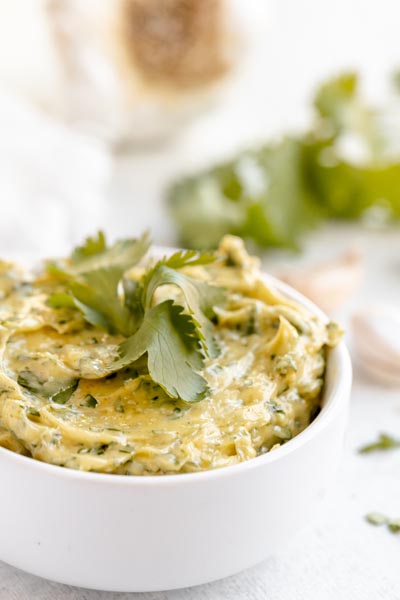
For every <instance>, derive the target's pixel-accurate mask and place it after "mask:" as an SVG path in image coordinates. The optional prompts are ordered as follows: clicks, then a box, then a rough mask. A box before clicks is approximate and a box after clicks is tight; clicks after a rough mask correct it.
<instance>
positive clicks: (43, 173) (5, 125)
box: [0, 92, 111, 258]
mask: <svg viewBox="0 0 400 600" xmlns="http://www.w3.org/2000/svg"><path fill="white" fill-rule="evenodd" d="M0 131H1V135H0V256H2V257H6V256H17V257H22V258H31V257H36V256H48V255H51V254H56V255H57V254H62V253H64V252H68V251H69V249H70V247H71V244H72V243H74V242H76V241H79V240H80V239H82V237H83V236H84V235H86V234H89V233H93V231H94V230H95V229H96V227H98V226H99V225H102V224H103V222H104V219H105V205H106V204H105V203H106V200H105V188H106V184H107V182H108V180H109V177H110V170H111V159H110V157H109V155H108V153H107V151H106V149H105V148H104V147H103V146H102V145H101V143H100V142H98V141H97V140H95V139H92V138H89V137H86V136H85V135H83V134H82V133H79V132H77V131H74V130H71V129H68V127H67V126H65V125H63V124H62V123H60V122H58V121H56V120H53V119H52V118H51V117H49V116H47V115H45V114H44V113H43V112H41V111H40V110H39V109H36V108H34V107H32V106H30V105H29V104H28V103H25V102H24V101H23V100H22V99H21V98H19V97H17V96H12V95H9V94H6V93H1V92H0Z"/></svg>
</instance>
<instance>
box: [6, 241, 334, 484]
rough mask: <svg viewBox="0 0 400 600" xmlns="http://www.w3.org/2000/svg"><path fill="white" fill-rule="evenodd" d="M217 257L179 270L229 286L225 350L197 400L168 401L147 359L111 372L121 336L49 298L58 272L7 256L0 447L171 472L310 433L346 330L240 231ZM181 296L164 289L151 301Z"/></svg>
mask: <svg viewBox="0 0 400 600" xmlns="http://www.w3.org/2000/svg"><path fill="white" fill-rule="evenodd" d="M217 256H218V260H217V261H215V262H211V263H209V264H205V265H200V266H192V267H190V266H189V267H184V268H183V269H182V272H184V273H185V274H186V275H189V276H190V277H192V278H194V279H196V280H199V281H205V282H208V283H209V284H210V285H215V286H220V287H222V288H223V289H224V290H226V301H225V303H224V304H223V305H220V306H216V307H215V309H214V311H215V312H214V317H213V327H214V335H215V339H216V343H217V345H218V347H219V354H218V355H217V356H216V357H214V358H210V357H209V358H206V359H205V362H204V366H203V368H202V370H201V374H202V376H203V377H204V378H205V379H206V381H207V383H208V391H207V393H206V394H205V396H204V397H203V398H202V399H200V400H199V401H197V402H185V401H183V400H181V399H179V398H178V399H177V398H171V397H170V396H169V395H168V394H167V391H166V390H165V389H163V387H161V386H160V385H159V384H157V383H155V382H154V381H153V380H152V379H151V377H150V375H149V372H148V368H147V364H146V360H145V358H144V357H142V358H141V359H139V360H137V361H135V362H134V363H133V364H131V365H128V366H126V367H124V368H122V369H120V370H118V371H116V372H113V371H110V369H109V365H110V364H112V363H113V361H115V360H116V358H117V357H118V347H119V344H120V342H121V341H122V339H123V337H122V335H121V334H120V333H114V334H110V333H108V332H107V331H105V330H104V329H101V328H100V327H98V326H93V325H91V324H89V323H88V322H87V321H86V320H85V319H84V318H83V315H82V313H81V312H80V311H78V310H77V309H76V308H73V307H71V308H69V307H66V308H53V307H52V306H49V302H48V298H49V295H50V294H51V293H53V292H54V291H57V290H58V289H59V285H60V283H59V280H58V279H57V278H56V277H54V275H53V274H51V273H47V272H46V271H43V272H41V273H40V274H38V275H37V274H36V275H30V276H29V277H27V275H26V273H22V272H21V271H20V270H19V269H17V267H15V266H14V265H12V264H9V263H2V264H1V265H0V323H1V326H0V335H1V364H0V371H1V374H0V445H2V446H4V447H6V448H8V449H10V450H13V451H15V452H20V453H23V454H26V455H28V456H32V457H33V458H35V459H38V460H41V461H45V462H48V463H51V464H54V465H61V466H64V467H70V468H73V469H80V470H83V471H97V472H103V473H119V474H126V475H162V474H175V473H188V472H195V471H203V470H207V469H214V468H219V467H224V466H227V465H233V464H236V463H239V462H241V461H245V460H248V459H250V458H253V457H256V456H258V455H260V454H263V453H266V452H268V451H270V450H271V449H273V448H275V447H277V446H279V445H281V444H283V443H284V442H286V441H287V440H290V439H291V438H292V437H293V436H295V435H297V434H298V433H300V432H301V431H302V430H303V429H304V428H305V427H307V425H309V423H310V422H311V420H312V419H313V418H314V416H315V415H316V414H317V413H318V410H319V408H320V401H321V390H322V387H323V384H324V373H325V361H326V348H327V347H328V346H333V345H335V344H336V343H337V341H338V339H339V337H340V335H339V332H338V328H337V327H336V326H335V325H334V324H326V323H325V322H324V321H323V320H322V319H321V318H319V317H318V316H315V315H314V314H312V313H311V312H309V311H308V310H306V309H305V308H303V307H302V306H301V305H299V304H298V303H296V302H294V301H293V300H290V299H288V298H286V297H285V296H283V295H282V294H281V293H279V292H278V291H276V290H275V289H274V287H273V285H270V284H269V283H268V282H266V281H265V279H264V278H263V277H262V276H261V273H260V270H259V264H258V260H257V259H255V258H252V257H249V256H248V255H247V254H246V252H245V250H244V247H243V243H242V241H241V240H240V239H238V238H234V237H231V236H228V237H226V238H224V240H223V241H222V243H221V245H220V247H219V249H218V251H217ZM142 274H143V268H142V267H136V268H135V269H133V270H132V271H131V272H130V274H129V277H131V278H132V279H133V280H135V279H137V278H139V277H141V276H142ZM179 293H180V292H179V290H178V288H177V287H176V286H174V285H164V286H162V287H159V288H158V289H157V291H156V293H155V294H154V298H153V299H152V303H153V304H154V305H157V304H159V303H161V302H162V301H164V300H166V299H167V298H170V299H172V300H176V298H178V297H179ZM177 376H178V375H177Z"/></svg>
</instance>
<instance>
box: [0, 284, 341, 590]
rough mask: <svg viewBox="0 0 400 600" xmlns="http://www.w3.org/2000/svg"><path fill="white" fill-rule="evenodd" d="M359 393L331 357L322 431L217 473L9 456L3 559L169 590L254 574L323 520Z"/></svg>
mask: <svg viewBox="0 0 400 600" xmlns="http://www.w3.org/2000/svg"><path fill="white" fill-rule="evenodd" d="M268 279H269V280H270V278H268ZM272 281H273V282H274V283H275V285H277V287H278V288H279V289H280V290H281V291H283V292H284V293H286V294H287V295H289V296H291V297H292V298H294V299H296V300H298V301H299V302H301V303H302V304H303V305H306V306H307V307H308V308H311V310H312V311H313V312H315V313H318V314H320V315H321V312H320V311H319V310H318V309H317V308H316V307H315V306H314V305H313V304H311V303H310V302H309V301H308V300H306V299H305V298H304V297H303V296H301V295H300V294H299V293H297V292H295V291H294V290H292V289H291V288H289V287H288V286H285V285H283V284H281V283H279V282H276V281H275V280H272ZM350 388H351V365H350V359H349V356H348V352H347V350H346V348H345V346H344V345H343V343H342V344H340V345H339V346H338V347H337V348H335V349H334V350H332V351H330V353H329V356H328V367H327V375H326V385H325V391H324V398H323V407H322V410H321V412H320V414H319V415H318V416H317V418H316V419H315V420H314V421H313V422H312V423H311V425H310V426H309V427H307V428H306V429H305V430H304V431H303V432H302V433H300V434H299V435H298V436H296V437H295V438H294V439H292V440H290V441H289V442H287V443H286V444H285V445H284V446H282V447H281V448H278V449H277V450H275V451H273V452H270V453H268V454H265V455H263V456H260V457H258V458H254V459H252V460H249V461H247V462H243V463H241V464H238V465H235V466H231V467H226V468H222V469H219V470H214V471H205V472H202V473H194V474H183V475H169V476H152V477H140V476H130V477H127V476H123V475H104V474H97V473H84V472H79V471H74V470H72V469H66V468H62V467H57V466H52V465H48V464H46V463H41V462H39V461H36V460H33V459H31V458H26V457H24V456H20V455H18V454H14V453H13V452H10V451H8V450H5V449H3V448H0V482H1V483H0V532H1V535H0V559H1V560H3V561H5V562H7V563H9V564H11V565H14V566H16V567H19V568H20V569H23V570H25V571H28V572H30V573H33V574H35V575H40V576H42V577H46V578H48V579H52V580H55V581H59V582H63V583H67V584H70V585H77V586H83V587H87V588H95V589H100V590H108V591H155V590H168V589H174V588H180V587H186V586H192V585H197V584H201V583H206V582H209V581H212V580H215V579H219V578H222V577H226V576H227V575H232V574H233V573H237V572H238V571H241V570H242V569H246V568H247V567H250V566H251V565H254V564H256V563H258V562H260V561H262V560H263V559H264V558H266V557H267V556H268V555H270V554H272V553H274V552H276V550H277V549H278V548H279V547H280V546H282V545H283V544H285V543H286V542H287V541H288V540H289V538H291V537H292V536H293V535H294V534H295V533H296V532H298V531H299V530H300V529H302V528H304V527H305V526H306V525H307V524H308V523H309V522H310V521H311V520H312V518H313V516H314V515H315V513H316V510H317V508H318V505H319V504H320V502H321V500H322V498H323V497H324V496H325V494H326V492H327V490H328V488H329V486H330V485H331V484H332V481H333V478H334V474H335V471H336V467H337V466H338V462H339V458H340V453H341V448H342V442H343V435H344V430H345V424H346V413H347V404H348V400H349V395H350Z"/></svg>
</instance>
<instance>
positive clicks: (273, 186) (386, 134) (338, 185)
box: [166, 73, 400, 249]
mask: <svg viewBox="0 0 400 600" xmlns="http://www.w3.org/2000/svg"><path fill="white" fill-rule="evenodd" d="M399 79H400V78H399V77H398V76H397V85H398V81H399ZM399 98H400V94H398V95H397V102H399ZM388 108H389V110H387V112H386V113H385V107H375V106H373V105H370V104H369V103H367V102H365V100H364V99H363V97H362V95H361V93H360V85H359V78H358V77H357V76H356V74H354V73H343V74H342V75H340V76H339V77H335V78H333V79H332V80H330V81H327V82H326V83H324V84H323V85H322V86H321V87H320V88H319V90H318V91H317V93H316V96H315V99H314V106H313V118H312V121H311V123H310V125H309V127H308V129H307V130H306V131H305V132H304V133H299V134H297V135H293V134H291V135H288V136H283V137H282V139H279V140H272V141H267V142H266V143H265V144H264V145H262V146H260V147H254V148H249V149H248V150H243V151H241V152H239V153H238V154H237V155H236V156H234V157H233V158H232V159H231V160H228V161H226V162H222V163H220V164H216V165H215V166H211V167H210V168H206V169H205V170H203V171H199V172H198V173H194V174H193V175H191V176H185V177H182V178H180V179H179V180H177V181H176V182H175V183H173V184H172V185H171V186H170V187H169V189H168V190H167V191H166V196H167V199H168V202H169V206H170V210H171V214H172V217H173V219H174V221H175V223H176V227H177V231H178V234H179V237H180V240H181V242H182V244H184V245H185V246H186V247H191V248H197V249H199V248H201V249H204V248H213V247H215V246H217V245H218V242H219V240H220V239H221V237H222V236H223V235H224V234H226V233H233V234H235V235H239V236H241V237H243V238H247V239H251V240H253V241H254V242H256V243H257V244H259V245H260V246H264V247H272V246H281V247H287V248H298V247H299V245H300V244H301V241H302V239H303V237H304V235H305V234H306V233H307V232H308V231H310V229H312V228H313V227H315V226H317V225H318V224H319V223H321V222H323V220H324V219H347V220H354V219H362V218H364V217H365V218H367V219H369V220H371V219H374V218H376V220H377V222H378V223H379V222H381V221H382V220H393V221H397V222H398V221H399V220H400V201H399V198H400V196H399V193H398V190H399V187H400V152H399V150H398V144H397V143H396V142H397V139H398V131H397V130H396V127H395V126H393V123H395V121H394V120H393V119H391V118H390V115H391V112H392V109H391V108H390V107H388ZM388 123H390V126H389V125H388ZM350 140H351V141H352V144H350V146H353V145H354V147H355V148H356V149H357V150H358V151H357V152H355V154H354V153H353V154H354V158H352V157H351V156H350V155H349V151H348V148H349V141H350Z"/></svg>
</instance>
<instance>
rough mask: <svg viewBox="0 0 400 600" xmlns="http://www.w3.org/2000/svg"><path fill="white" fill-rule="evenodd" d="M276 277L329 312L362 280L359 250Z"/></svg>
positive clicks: (353, 290) (349, 295)
mask: <svg viewBox="0 0 400 600" xmlns="http://www.w3.org/2000/svg"><path fill="white" fill-rule="evenodd" d="M277 276H278V277H279V278H280V279H281V280H282V281H285V282H286V283H288V284H289V285H291V286H292V287H294V288H296V289H297V290H299V292H301V293H302V294H304V295H305V296H306V297H307V298H309V299H310V300H312V301H313V302H315V304H317V306H319V307H321V308H322V309H323V310H324V311H326V312H328V313H330V312H332V311H334V310H336V309H338V308H340V307H341V306H342V305H343V304H344V303H345V302H346V301H347V300H348V299H349V298H351V296H353V295H354V294H355V292H356V291H357V290H358V288H359V287H360V285H361V283H362V280H363V276H364V266H363V262H362V258H361V255H360V253H359V252H358V251H357V250H350V251H349V252H346V253H345V254H344V255H342V256H339V257H338V258H336V259H333V260H330V261H326V262H324V263H321V264H319V265H316V266H315V267H311V268H310V269H302V270H299V269H296V270H293V271H287V272H283V273H280V274H278V275H277Z"/></svg>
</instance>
